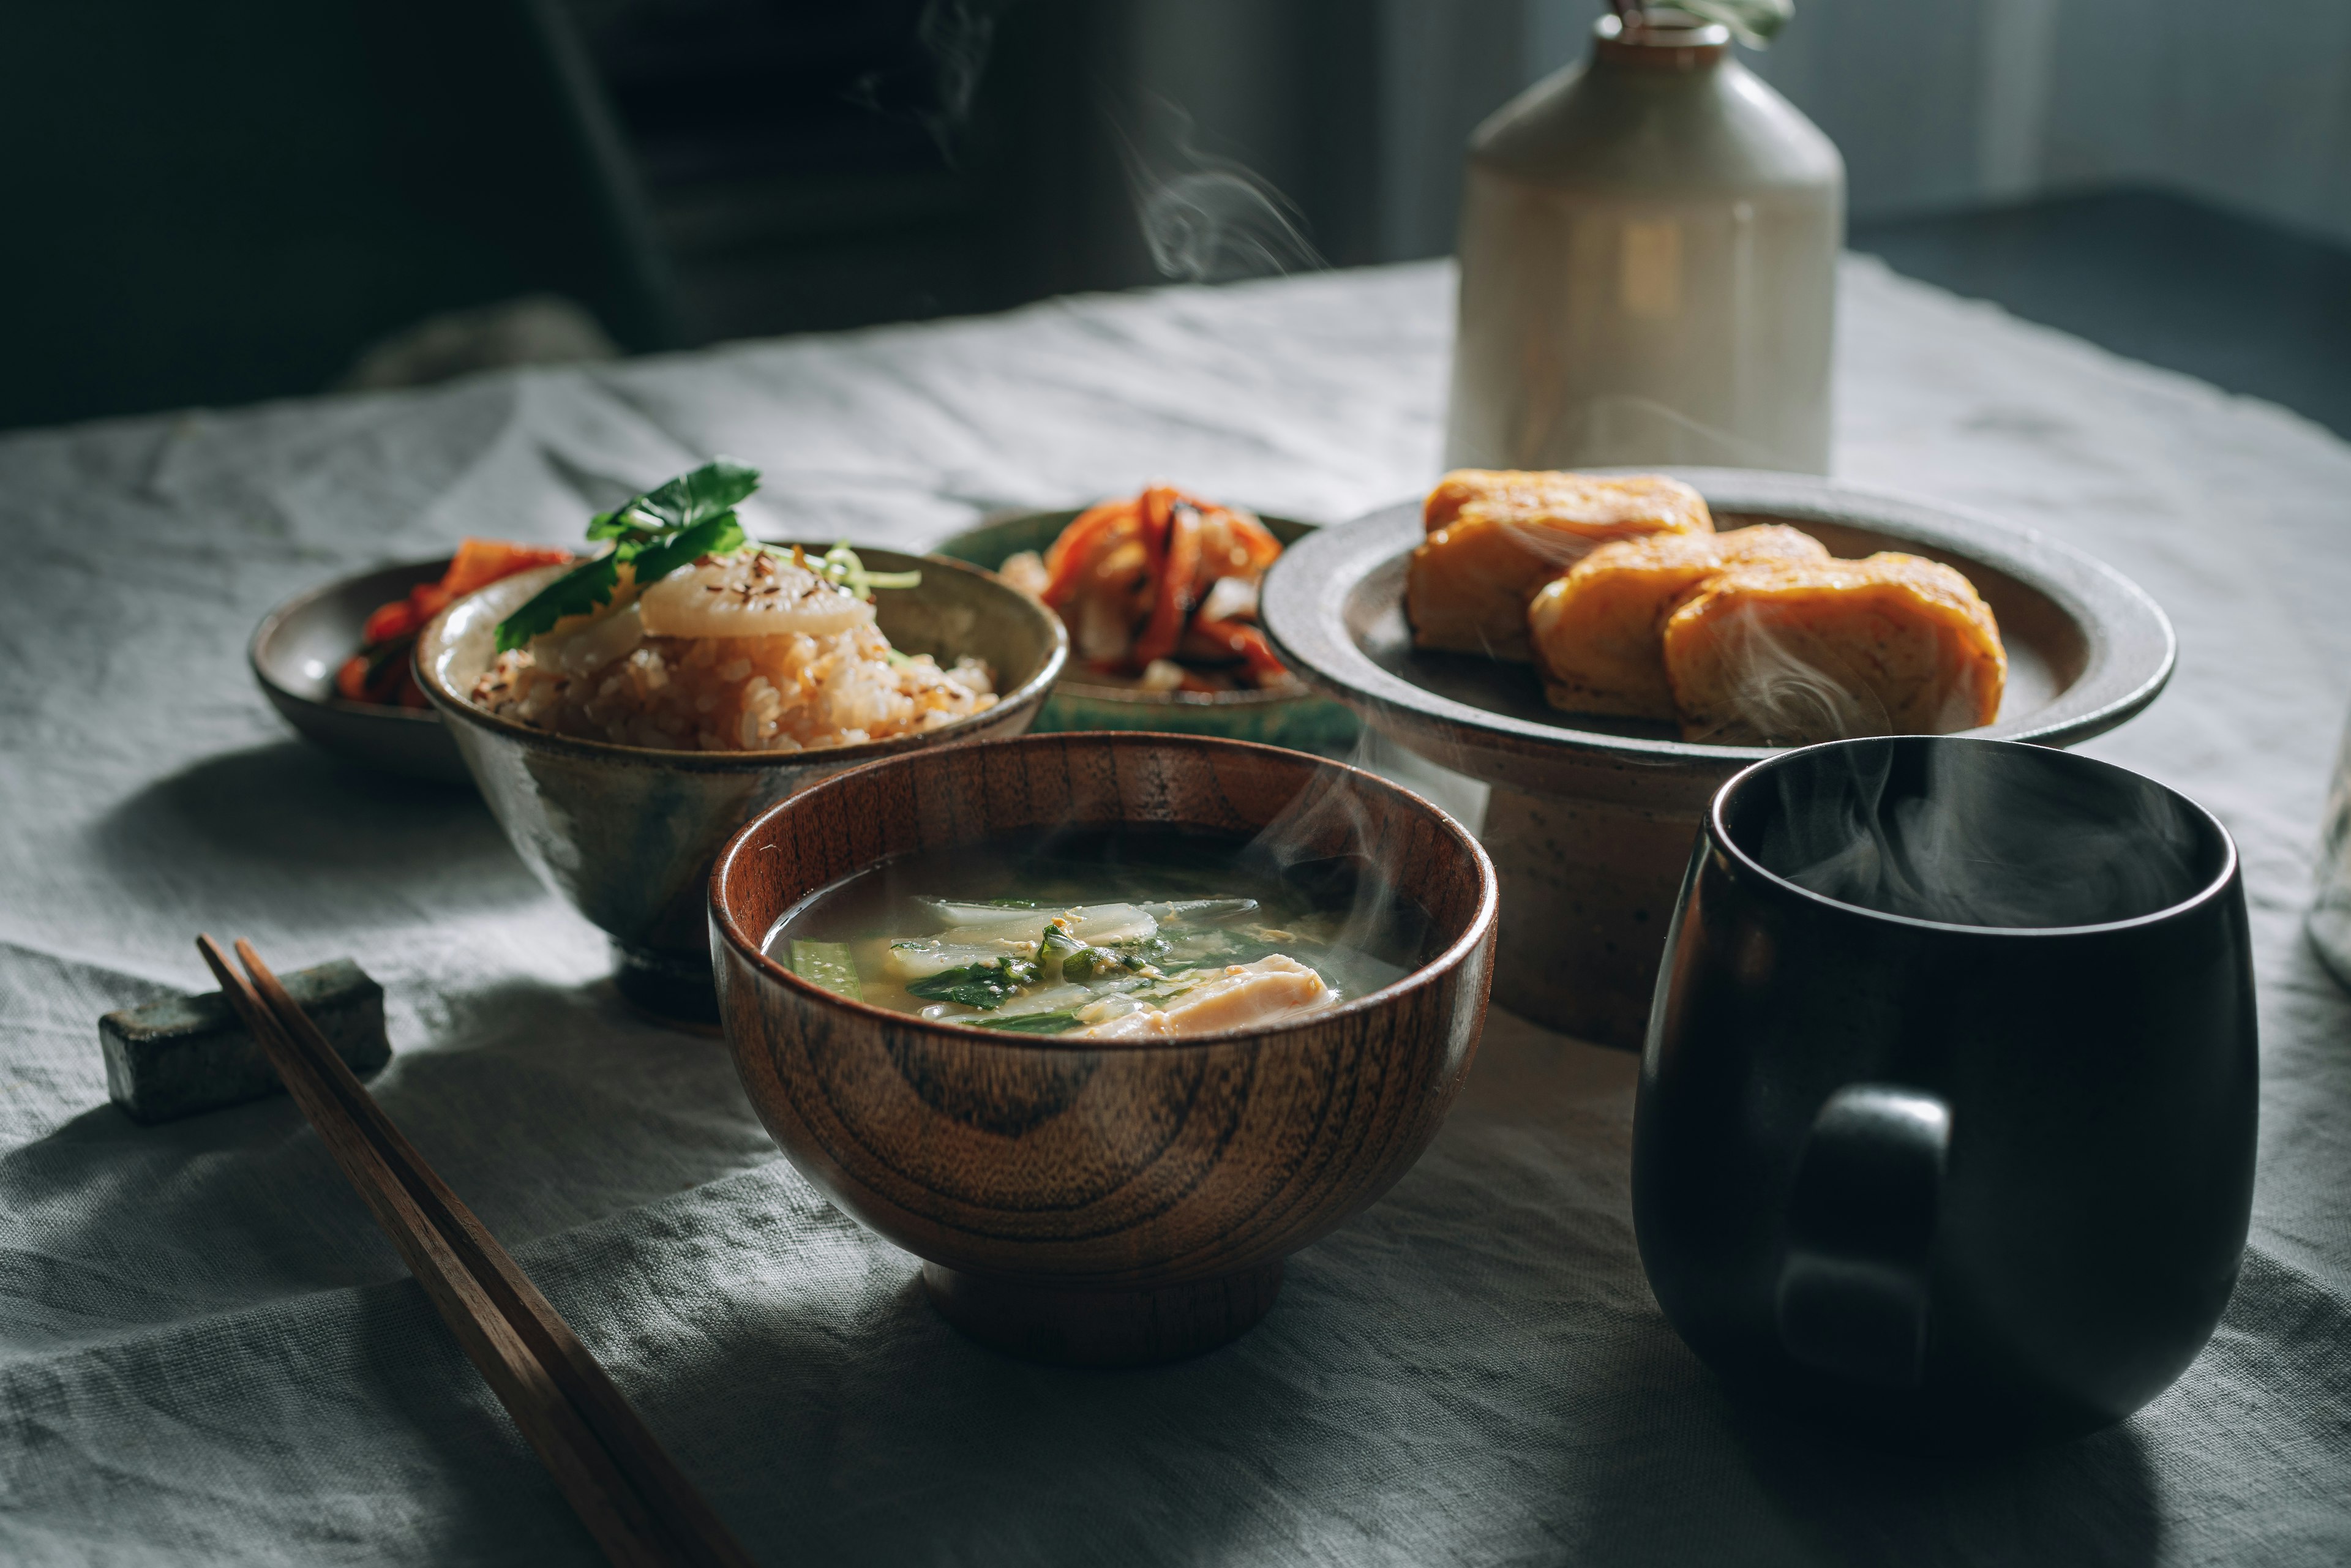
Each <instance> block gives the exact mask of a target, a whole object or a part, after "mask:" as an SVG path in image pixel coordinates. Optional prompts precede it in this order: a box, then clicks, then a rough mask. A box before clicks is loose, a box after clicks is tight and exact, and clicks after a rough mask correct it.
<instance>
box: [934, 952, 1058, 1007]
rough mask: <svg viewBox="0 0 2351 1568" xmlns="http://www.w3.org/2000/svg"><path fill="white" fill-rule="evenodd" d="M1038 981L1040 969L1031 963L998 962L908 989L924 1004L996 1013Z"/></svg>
mask: <svg viewBox="0 0 2351 1568" xmlns="http://www.w3.org/2000/svg"><path fill="white" fill-rule="evenodd" d="M1037 979H1038V969H1037V966H1036V965H1035V964H1033V963H1031V962H1030V961H1029V960H1028V959H1026V958H998V959H997V960H995V961H994V962H993V963H987V964H966V965H963V966H962V967H959V968H954V969H942V970H940V971H939V972H938V973H937V974H935V975H933V976H931V977H928V978H926V979H921V980H915V981H913V982H912V983H910V984H909V985H908V986H907V987H906V989H907V990H908V991H909V992H911V993H913V994H914V995H915V996H918V997H921V998H923V999H924V1000H925V1001H933V1002H956V1003H958V1004H960V1005H962V1006H964V1007H967V1008H981V1009H995V1008H1000V1007H1002V1006H1003V1005H1004V1004H1005V1003H1006V1002H1008V1001H1009V1000H1010V999H1011V998H1014V997H1016V996H1018V995H1019V994H1020V988H1022V987H1023V986H1033V985H1035V984H1036V983H1037Z"/></svg>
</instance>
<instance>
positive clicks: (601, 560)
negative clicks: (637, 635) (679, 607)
mask: <svg viewBox="0 0 2351 1568" xmlns="http://www.w3.org/2000/svg"><path fill="white" fill-rule="evenodd" d="M758 487H759V471H758V469H757V468H752V467H748V466H747V465H743V464H740V463H735V462H730V461H729V460H727V459H726V458H724V457H718V458H713V459H712V460H711V461H710V462H707V463H705V464H704V465H702V466H701V467H699V468H696V469H695V470H694V471H693V472H692V473H690V474H681V475H679V476H677V477H676V478H674V479H672V480H671V481H670V482H669V483H668V484H666V485H663V486H659V487H658V488H656V489H652V490H648V491H646V492H645V493H644V494H643V495H642V496H638V497H634V498H633V499H632V500H630V501H628V502H627V503H625V504H624V505H622V506H619V507H614V508H613V509H612V510H611V511H609V512H601V513H599V514H597V516H596V517H593V518H591V519H590V521H589V524H588V537H589V538H591V539H610V540H611V541H612V548H611V549H609V550H607V551H606V552H604V553H603V554H602V555H600V556H598V557H597V558H596V559H593V560H590V561H587V562H584V563H582V564H581V565H580V566H576V567H574V568H572V569H571V570H569V571H568V572H566V573H564V574H563V575H562V576H561V577H559V578H557V579H556V580H554V581H553V582H550V583H549V584H548V585H547V586H546V587H545V588H544V589H541V590H540V591H539V592H538V594H537V595H536V596H535V597H534V598H532V599H531V601H529V602H528V603H527V604H525V605H524V606H523V607H522V608H521V609H519V610H517V611H516V612H514V613H513V614H511V615H509V616H507V618H506V619H505V620H504V621H501V622H498V652H500V653H505V652H506V651H507V650H508V649H510V648H519V647H521V646H523V644H525V643H528V642H529V641H530V640H531V639H532V638H533V637H536V636H538V635H539V634H541V633H542V632H549V631H551V630H553V629H554V627H555V624H556V622H559V621H563V620H566V619H568V618H569V617H571V616H574V615H592V614H594V613H595V612H597V611H599V610H601V609H602V608H603V607H604V606H605V605H607V604H610V603H611V602H612V593H613V591H614V589H616V588H617V587H618V586H619V584H620V580H621V568H622V565H624V564H626V565H630V566H632V567H633V568H634V569H635V572H636V580H637V581H638V582H639V583H641V584H644V585H648V586H650V585H651V584H653V583H654V582H657V581H659V580H661V579H663V578H664V577H667V576H668V575H669V574H670V573H671V572H673V571H675V570H677V569H678V568H679V567H682V566H684V564H685V563H686V562H688V561H690V560H697V559H701V558H702V557H704V556H705V555H725V554H726V553H727V552H728V551H729V550H735V549H741V548H742V546H743V543H744V533H743V526H742V524H741V523H740V522H739V521H737V518H736V516H735V505H736V503H737V502H738V501H740V500H742V499H743V498H744V497H747V496H748V495H749V494H750V493H751V492H752V491H754V490H756V489H758Z"/></svg>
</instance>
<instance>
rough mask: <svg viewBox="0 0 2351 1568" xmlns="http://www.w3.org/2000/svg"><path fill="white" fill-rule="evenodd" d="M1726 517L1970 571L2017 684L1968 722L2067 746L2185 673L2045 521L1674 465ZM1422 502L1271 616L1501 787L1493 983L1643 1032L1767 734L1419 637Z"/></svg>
mask: <svg viewBox="0 0 2351 1568" xmlns="http://www.w3.org/2000/svg"><path fill="white" fill-rule="evenodd" d="M1669 472H1673V473H1675V474H1677V476H1679V477H1681V478H1683V479H1686V480H1687V481H1688V482H1689V483H1690V484H1692V485H1695V486H1697V487H1698V490H1699V492H1700V493H1701V494H1703V495H1704V496H1705V497H1706V499H1707V504H1708V506H1709V507H1711V508H1712V509H1713V511H1714V514H1715V521H1716V523H1717V525H1718V527H1719V528H1723V529H1726V530H1727V529H1729V528H1739V527H1743V526H1744V525H1746V524H1749V523H1763V522H1779V523H1792V524H1793V525H1795V526H1796V527H1798V528H1802V529H1803V530H1804V531H1805V532H1807V533H1810V534H1812V535H1813V537H1814V538H1818V539H1819V540H1820V541H1821V542H1822V543H1823V544H1824V545H1826V546H1827V547H1828V548H1829V549H1830V551H1831V552H1832V553H1834V554H1836V555H1839V556H1863V555H1867V554H1869V553H1871V552H1872V551H1875V550H1881V549H1895V550H1906V551H1908V552H1909V553H1911V554H1914V555H1921V556H1927V557H1929V558H1931V559H1936V560H1940V561H1945V562H1948V563H1949V564H1950V565H1952V566H1954V567H1957V568H1958V569H1959V570H1961V571H1963V572H1965V573H1966V574H1967V575H1968V577H1969V579H1970V580H1972V581H1973V582H1974V583H1975V585H1976V589H1977V591H1979V592H1980V593H1981V594H1982V595H1983V598H1984V600H1985V601H1986V602H1987V603H1989V604H1990V605H1991V609H1992V612H1993V614H1995V615H1996V616H1997V617H1998V618H1999V621H2000V628H2001V638H2002V641H2003V642H2005V643H2006V644H2007V647H2008V654H2009V684H2008V690H2007V693H2006V695H2004V697H2003V698H2002V700H2001V711H2000V717H1999V721H1998V722H1997V723H1995V724H1992V725H1990V726H1988V727H1984V728H1982V729H1980V730H1974V731H1970V733H1971V734H1977V735H1983V736H1989V737H1994V738H1999V739H2006V740H2029V741H2033V742H2037V743H2038V744H2041V745H2043V746H2071V745H2074V744H2075V743H2076V742H2079V741H2083V740H2086V739H2088V738H2089V737H2092V736H2094V735H2098V734H2101V733H2103V732H2104V731H2105V730H2109V729H2112V728H2113V727H2115V726H2116V725H2118V724H2120V723H2122V722H2123V721H2124V720H2126V719H2127V718H2129V717H2130V716H2132V715H2134V714H2136V713H2137V712H2138V711H2139V710H2140V709H2141V708H2143V707H2145V706H2147V704H2148V703H2150V702H2152V701H2154V700H2155V697H2156V695H2157V694H2158V693H2159V692H2160V691H2162V689H2163V686H2164V683H2165V682H2166V681H2168V679H2169V678H2170V676H2171V666H2172V660H2173V653H2174V642H2173V637H2172V632H2171V623H2170V622H2169V621H2168V620H2166V619H2165V617H2164V614H2163V612H2162V611H2161V610H2160V609H2158V607H2157V605H2156V603H2155V601H2153V600H2152V599H2149V598H2148V597H2147V594H2146V593H2145V592H2144V591H2141V590H2140V589H2139V588H2138V587H2137V585H2136V584H2134V583H2132V582H2131V581H2130V580H2128V579H2126V578H2125V577H2124V576H2123V575H2122V574H2121V573H2119V572H2117V571H2116V570H2113V569H2112V568H2111V567H2108V566H2105V565H2104V564H2102V563H2101V562H2099V561H2096V560H2094V559H2091V558H2090V557H2088V556H2086V555H2084V554H2083V553H2082V552H2080V551H2079V550H2076V549H2072V548H2071V547H2069V546H2066V545H2063V544H2060V543H2058V542H2057V541H2056V540H2054V539H2052V538H2046V537H2044V536H2043V535H2041V534H2037V533H2032V532H2030V531H2028V530H2026V529H2022V528H2014V527H2011V526H2009V525H2006V524H2003V523H2000V522H1997V521H1994V520H1992V519H1990V518H1986V517H1973V516H1969V515H1964V514H1960V513H1956V512H1949V511H1945V510H1942V509H1939V508H1937V507H1927V506H1922V505H1920V504H1918V503H1917V502H1913V501H1908V500H1903V499H1899V498H1896V497H1888V496H1882V495H1876V494H1873V493H1871V492H1867V491H1863V490H1855V489H1851V488H1848V487H1846V486H1841V485H1834V484H1831V483H1829V482H1828V481H1826V480H1823V479H1812V478H1806V477H1802V476H1795V475H1787V474H1765V473H1757V472H1750V471H1746V470H1740V469H1722V468H1713V469H1707V468H1699V469H1676V470H1669ZM1421 538H1423V533H1422V529H1421V522H1420V503H1419V502H1417V501H1413V502H1405V503H1400V504H1399V505H1397V506H1395V507H1388V508H1386V509H1384V510H1383V511H1379V512H1374V513H1373V514H1372V515H1371V516H1369V517H1363V518H1360V519H1358V520H1357V521H1355V522H1352V523H1348V524H1345V525H1344V526H1343V527H1339V528H1324V529H1321V530H1319V531H1318V532H1316V533H1315V534H1314V535H1313V536H1311V538H1307V539H1306V540H1304V541H1302V542H1301V544H1300V545H1299V546H1298V548H1297V549H1292V550H1288V551H1285V552H1284V553H1283V555H1282V558H1281V559H1280V560H1278V561H1276V562H1275V563H1274V566H1273V570H1272V571H1271V572H1270V574H1269V575H1268V577H1267V580H1266V586H1265V592H1264V596H1263V599H1262V601H1261V613H1262V616H1263V619H1264V622H1265V627H1266V631H1267V633H1268V635H1269V636H1270V637H1271V638H1272V640H1273V642H1274V644H1275V646H1276V647H1277V648H1278V649H1279V650H1280V653H1281V654H1282V657H1283V658H1284V659H1286V660H1287V661H1288V662H1289V663H1290V667H1291V668H1292V669H1295V670H1296V671H1297V672H1298V673H1299V674H1300V675H1301V676H1302V677H1304V678H1305V679H1306V680H1307V681H1308V682H1309V683H1310V684H1311V685H1315V686H1317V687H1319V688H1320V689H1322V690H1323V691H1325V692H1327V693H1329V694H1331V695H1333V696H1335V697H1338V698H1339V699H1341V700H1343V701H1344V702H1346V703H1348V704H1350V705H1351V706H1353V707H1354V708H1356V710H1357V711H1359V712H1361V713H1362V714H1363V715H1364V717H1365V718H1366V719H1367V720H1369V721H1370V722H1371V723H1373V724H1374V725H1376V726H1378V727H1380V728H1381V729H1383V730H1384V731H1386V732H1387V733H1388V734H1390V735H1391V736H1393V737H1395V739H1396V740H1397V741H1398V742H1399V743H1400V744H1402V745H1404V746H1405V747H1409V748H1410V749H1412V750H1414V751H1416V752H1418V753H1420V754H1421V755H1422V756H1425V757H1426V758H1430V759H1431V760H1433V761H1435V762H1437V763H1439V764H1441V765H1443V766H1445V767H1447V768H1454V769H1457V770H1458V771H1460V772H1463V773H1468V774H1470V775H1472V776H1473V777H1476V778H1479V779H1484V780H1486V781H1487V782H1488V783H1489V784H1491V785H1492V786H1493V793H1492V796H1491V799H1490V800H1489V804H1488V807H1487V815H1486V823H1485V827H1484V829H1483V830H1482V831H1481V833H1480V837H1481V838H1482V839H1483V840H1484V841H1485V844H1486V847H1487V849H1488V850H1489V852H1491V853H1492V854H1493V857H1494V860H1495V862H1496V863H1497V864H1498V865H1499V867H1500V868H1501V876H1502V934H1501V942H1500V946H1499V953H1498V956H1497V958H1496V967H1495V976H1494V996H1495V999H1496V1000H1498V1001H1499V1002H1500V1003H1501V1004H1502V1005H1503V1006H1505V1007H1508V1008H1510V1009H1513V1010H1514V1011H1518V1012H1520V1013H1523V1014H1525V1015H1527V1016H1529V1017H1531V1018H1534V1019H1540V1020H1541V1021H1543V1022H1545V1023H1549V1024H1551V1025H1552V1026H1553V1027H1555V1028H1559V1029H1562V1030H1568V1031H1569V1032H1571V1033H1574V1034H1579V1035H1583V1036H1584V1037H1586V1038H1589V1039H1594V1040H1604V1041H1606V1042H1608V1043H1610V1044H1614V1045H1622V1046H1625V1047H1637V1046H1639V1044H1640V1043H1641V1038H1642V1035H1643V1033H1644V1031H1645V1030H1646V1027H1647V1022H1648V1016H1649V1001H1650V993H1651V991H1652V989H1653V988H1654V986H1655V982H1656V971H1657V960H1658V957H1659V956H1660V954H1661V953H1662V951H1663V947H1664V943H1665V931H1666V921H1667V916H1669V915H1671V914H1672V913H1673V907H1674V898H1675V894H1676V892H1677V889H1678V887H1679V885H1680V882H1681V875H1682V872H1683V870H1684V868H1685V867H1686V866H1687V863H1688V861H1689V856H1690V847H1691V845H1692V843H1693V842H1695V841H1696V839H1697V836H1698V821H1699V817H1700V815H1701V813H1702V812H1703V811H1704V810H1705V809H1706V803H1707V801H1708V800H1709V799H1711V797H1712V796H1713V793H1714V791H1715V790H1716V789H1719V788H1720V787H1721V786H1722V784H1723V783H1724V782H1725V781H1727V780H1728V779H1729V778H1730V777H1731V775H1733V774H1735V773H1737V772H1738V771H1739V770H1740V769H1741V768H1745V767H1746V766H1747V765H1748V764H1750V763H1751V762H1754V761H1757V760H1759V759H1761V758H1764V757H1768V756H1770V755H1771V752H1770V751H1769V750H1768V749H1766V748H1764V747H1744V746H1711V745H1702V744H1692V743H1688V742H1685V741H1682V740H1680V739H1678V738H1677V737H1675V736H1674V734H1673V732H1672V731H1670V730H1669V729H1667V728H1666V727H1649V726H1642V725H1638V724H1635V723H1631V722H1626V721H1613V720H1607V719H1592V718H1585V717H1582V716H1575V715H1571V714H1565V713H1562V712H1560V711H1558V710H1557V709H1555V708H1552V707H1551V706H1549V705H1548V704H1546V703H1545V702H1544V701H1543V697H1542V690H1541V684H1540V683H1539V681H1538V680H1537V678H1536V676H1535V674H1534V672H1533V670H1532V669H1531V667H1530V666H1527V665H1523V664H1501V663H1498V662H1496V661H1494V660H1490V659H1482V658H1476V657H1473V656H1470V655H1466V654H1458V653H1423V652H1421V651H1420V650H1418V649H1416V648H1415V647H1414V646H1413V645H1412V632H1411V628H1410V627H1408V626H1407V625H1406V624H1405V618H1404V605H1403V597H1404V578H1405V562H1406V560H1407V559H1408V558H1409V556H1410V554H1411V551H1412V549H1413V547H1414V546H1416V545H1417V544H1418V543H1419V542H1420V540H1421Z"/></svg>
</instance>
